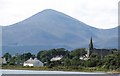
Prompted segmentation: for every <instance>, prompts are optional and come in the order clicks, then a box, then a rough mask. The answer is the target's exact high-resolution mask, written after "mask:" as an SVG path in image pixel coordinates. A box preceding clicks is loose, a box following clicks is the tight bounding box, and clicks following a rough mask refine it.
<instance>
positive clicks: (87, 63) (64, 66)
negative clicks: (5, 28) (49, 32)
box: [2, 48, 120, 73]
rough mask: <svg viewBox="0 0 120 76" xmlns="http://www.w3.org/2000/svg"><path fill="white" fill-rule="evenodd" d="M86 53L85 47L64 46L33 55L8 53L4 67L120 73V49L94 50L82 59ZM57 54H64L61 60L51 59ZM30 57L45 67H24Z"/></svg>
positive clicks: (5, 56)
mask: <svg viewBox="0 0 120 76" xmlns="http://www.w3.org/2000/svg"><path fill="white" fill-rule="evenodd" d="M85 54H86V50H85V49H84V48H81V49H75V50H72V51H68V50H66V49H64V48H58V49H51V50H42V51H40V52H38V53H37V55H33V54H31V53H23V54H16V55H15V56H11V55H10V54H9V53H6V54H5V55H4V56H3V57H4V58H6V60H7V64H6V65H3V66H2V68H3V69H22V70H28V69H29V70H55V71H57V70H59V71H91V72H92V71H105V72H107V71H112V72H119V73H120V53H119V51H118V50H115V49H112V50H111V51H109V52H107V53H106V54H105V55H104V56H103V55H101V54H99V53H97V52H92V53H91V54H90V57H89V58H88V59H87V60H81V59H80V57H82V56H84V55H85ZM56 56H63V58H62V59H61V60H60V61H50V59H51V58H53V57H56ZM30 57H33V58H35V57H37V58H38V59H39V60H40V61H42V62H43V63H44V67H23V66H22V64H21V63H23V62H24V61H26V60H28V59H29V58H30Z"/></svg>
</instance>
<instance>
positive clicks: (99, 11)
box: [0, 0, 119, 29]
mask: <svg viewBox="0 0 120 76" xmlns="http://www.w3.org/2000/svg"><path fill="white" fill-rule="evenodd" d="M118 1H119V0H0V25H3V26H5V25H11V24H14V23H17V22H19V21H22V20H24V19H26V18H28V17H30V16H32V15H34V14H36V13H38V12H40V11H42V10H45V9H54V10H57V11H60V12H63V13H65V14H67V15H70V16H72V17H74V18H76V19H78V20H80V21H82V22H84V23H86V24H88V25H91V26H94V27H98V28H104V29H106V28H113V27H116V26H118Z"/></svg>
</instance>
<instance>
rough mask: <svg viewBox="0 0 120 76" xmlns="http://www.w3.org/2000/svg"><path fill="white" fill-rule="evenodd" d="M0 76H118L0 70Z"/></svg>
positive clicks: (116, 75) (91, 73)
mask: <svg viewBox="0 0 120 76" xmlns="http://www.w3.org/2000/svg"><path fill="white" fill-rule="evenodd" d="M1 74H2V76H120V74H108V73H104V72H64V71H30V70H2V71H1Z"/></svg>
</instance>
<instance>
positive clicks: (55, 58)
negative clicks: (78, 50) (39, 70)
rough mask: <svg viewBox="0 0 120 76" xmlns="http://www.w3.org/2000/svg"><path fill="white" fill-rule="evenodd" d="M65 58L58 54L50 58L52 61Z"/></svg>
mask: <svg viewBox="0 0 120 76" xmlns="http://www.w3.org/2000/svg"><path fill="white" fill-rule="evenodd" d="M62 58H63V56H56V57H53V58H52V59H50V61H59V60H61V59H62Z"/></svg>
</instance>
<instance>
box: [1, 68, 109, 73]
mask: <svg viewBox="0 0 120 76" xmlns="http://www.w3.org/2000/svg"><path fill="white" fill-rule="evenodd" d="M1 71H2V73H3V74H9V73H10V74H13V73H15V74H34V73H35V74H110V73H108V72H100V71H99V72H98V71H97V72H77V71H47V70H39V71H38V70H15V69H1ZM23 71H24V73H23Z"/></svg>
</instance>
